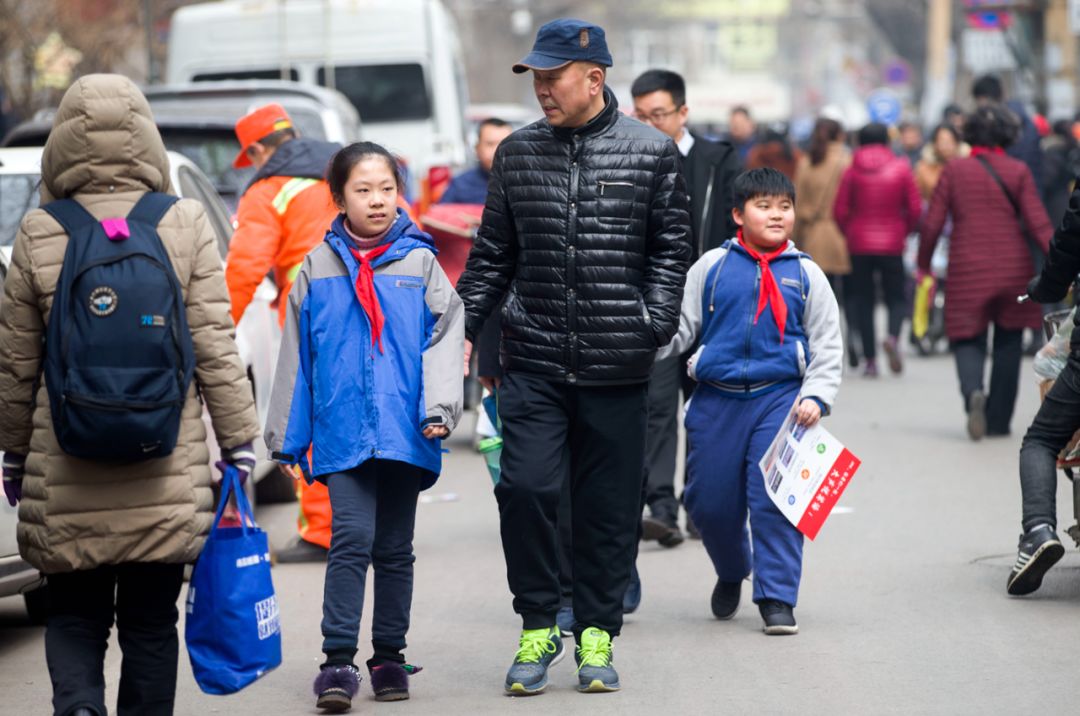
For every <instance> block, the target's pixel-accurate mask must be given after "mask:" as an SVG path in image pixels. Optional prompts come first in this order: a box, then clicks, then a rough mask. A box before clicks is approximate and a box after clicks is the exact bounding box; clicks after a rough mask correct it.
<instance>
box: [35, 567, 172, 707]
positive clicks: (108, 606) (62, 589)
mask: <svg viewBox="0 0 1080 716" xmlns="http://www.w3.org/2000/svg"><path fill="white" fill-rule="evenodd" d="M183 581H184V565H182V564H158V563H153V562H150V563H135V562H132V563H127V564H120V565H108V566H103V567H97V568H95V569H88V570H81V571H77V572H66V573H62V574H51V575H49V616H48V622H47V626H46V629H45V660H46V662H47V663H48V666H49V676H50V677H51V678H52V686H53V710H54V713H55V714H57V715H58V716H65V715H66V714H69V713H71V712H72V711H74V710H75V709H77V708H79V707H84V708H88V709H91V710H94V711H96V712H97V713H98V714H101V715H102V716H103V715H104V714H106V713H108V711H107V709H106V706H105V674H104V668H105V649H106V647H107V646H108V639H109V630H110V629H111V628H112V625H113V618H114V617H115V619H116V628H117V638H118V640H119V642H120V650H121V651H122V652H123V655H124V659H123V662H122V663H121V667H120V689H119V694H118V696H117V706H116V712H117V713H118V714H119V715H120V716H127V715H128V714H130V715H131V716H135V715H136V714H138V715H139V716H164V715H167V714H172V712H173V702H174V701H175V699H176V660H177V655H178V651H179V641H178V639H177V635H176V620H177V617H178V613H177V611H176V600H177V598H178V597H179V596H180V586H181V584H182V583H183Z"/></svg>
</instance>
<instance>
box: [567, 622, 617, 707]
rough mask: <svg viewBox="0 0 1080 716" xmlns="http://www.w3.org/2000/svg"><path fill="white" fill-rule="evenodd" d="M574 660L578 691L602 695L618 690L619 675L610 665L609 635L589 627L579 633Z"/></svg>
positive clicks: (601, 630)
mask: <svg viewBox="0 0 1080 716" xmlns="http://www.w3.org/2000/svg"><path fill="white" fill-rule="evenodd" d="M574 659H575V660H576V661H577V665H578V671H577V675H578V687H577V689H578V691H581V692H584V693H603V692H605V691H618V690H619V674H618V673H617V672H616V671H615V667H614V666H612V665H611V661H612V656H611V635H610V634H608V633H607V632H606V631H604V630H603V629H597V628H596V627H589V628H588V629H586V630H585V631H583V632H581V638H580V639H579V640H578V646H577V650H576V651H575V652H574Z"/></svg>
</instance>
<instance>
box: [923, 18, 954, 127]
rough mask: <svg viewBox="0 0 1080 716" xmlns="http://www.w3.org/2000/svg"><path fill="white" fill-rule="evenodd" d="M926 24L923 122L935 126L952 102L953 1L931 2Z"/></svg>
mask: <svg viewBox="0 0 1080 716" xmlns="http://www.w3.org/2000/svg"><path fill="white" fill-rule="evenodd" d="M929 10H930V12H929V17H928V20H929V21H928V22H927V23H926V82H925V84H924V89H923V96H922V120H923V124H924V125H926V126H928V127H929V126H933V125H935V124H937V122H938V121H939V120H940V119H941V111H942V110H943V109H944V108H945V105H947V104H948V103H949V100H950V99H951V98H952V88H951V87H950V86H949V85H950V82H949V47H950V45H951V44H952V2H951V0H930V6H929Z"/></svg>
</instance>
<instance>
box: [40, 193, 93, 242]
mask: <svg viewBox="0 0 1080 716" xmlns="http://www.w3.org/2000/svg"><path fill="white" fill-rule="evenodd" d="M41 208H42V209H44V210H45V212H46V213H47V214H48V215H49V216H51V217H52V218H54V219H56V221H57V222H58V223H59V224H60V226H62V227H63V228H64V231H66V232H67V235H68V236H71V235H73V234H74V233H75V232H76V231H77V230H78V229H81V228H82V227H84V226H86V225H88V224H96V223H97V219H95V218H94V216H93V214H91V213H90V212H89V211H87V210H86V209H84V208H83V205H82V204H80V203H79V202H77V201H75V200H74V199H57V200H56V201H50V202H49V203H48V204H46V205H45V206H43V207H41Z"/></svg>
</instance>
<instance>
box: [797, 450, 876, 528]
mask: <svg viewBox="0 0 1080 716" xmlns="http://www.w3.org/2000/svg"><path fill="white" fill-rule="evenodd" d="M861 464H862V461H861V460H859V458H857V457H855V456H854V455H852V454H851V453H850V452H848V449H847V448H844V449H843V450H841V452H840V457H838V458H837V459H836V462H834V463H833V465H832V467H831V468H829V473H828V475H827V476H826V477H825V479H824V480H822V482H821V486H820V487H818V489H817V492H815V493H814V497H813V499H811V500H810V505H809V507H807V509H806V511H805V512H804V513H803V516H802V519H800V520H799V524H797V525H795V526H796V527H798V528H799V531H800V532H802V533H803V534H804V535H806V536H807V537H809V538H810V539H814V538H815V537H817V533H818V530H820V529H821V526H822V525H823V524H825V518H826V517H828V516H829V513H831V512H832V509H833V507H835V506H836V502H837V500H839V499H840V495H842V494H844V489H845V488H847V486H848V483H849V482H851V476H852V475H854V474H855V471H856V470H858V469H859V465H861Z"/></svg>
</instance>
